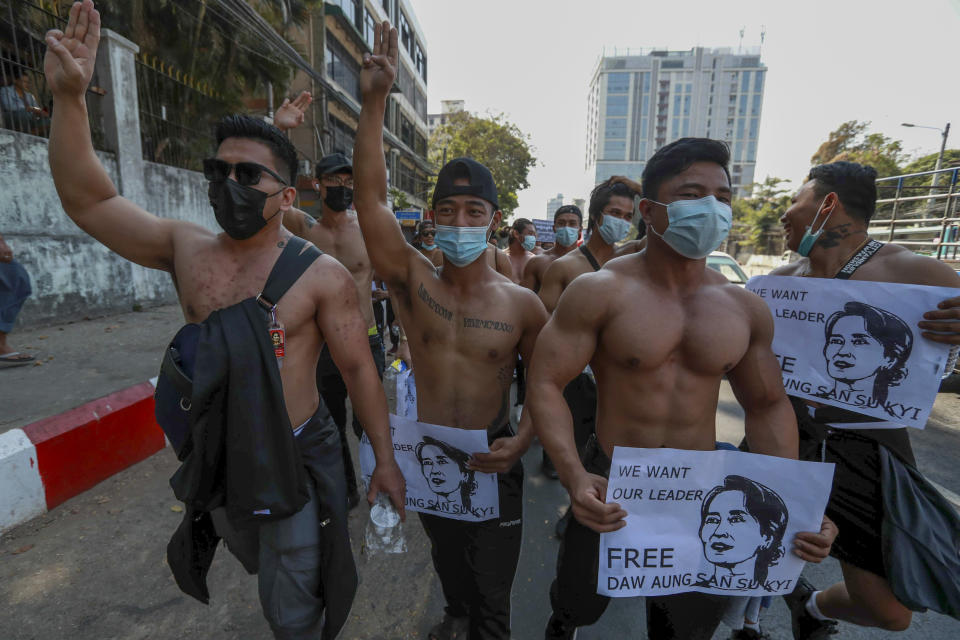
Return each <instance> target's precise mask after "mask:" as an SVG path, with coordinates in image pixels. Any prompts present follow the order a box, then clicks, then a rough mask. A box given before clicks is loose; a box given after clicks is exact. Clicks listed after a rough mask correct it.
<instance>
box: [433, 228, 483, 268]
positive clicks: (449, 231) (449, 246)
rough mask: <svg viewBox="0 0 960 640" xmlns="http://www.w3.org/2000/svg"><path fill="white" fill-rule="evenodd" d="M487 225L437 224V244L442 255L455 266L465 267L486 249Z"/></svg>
mask: <svg viewBox="0 0 960 640" xmlns="http://www.w3.org/2000/svg"><path fill="white" fill-rule="evenodd" d="M488 233H489V229H488V228H487V227H451V226H447V225H443V224H438V225H437V239H436V243H437V246H438V247H440V251H442V252H443V257H444V258H445V259H446V260H449V261H450V262H452V263H453V264H454V265H455V266H458V267H465V266H467V265H468V264H470V263H471V262H473V261H474V260H476V259H477V258H479V257H480V256H481V255H483V252H484V251H486V249H487V234H488Z"/></svg>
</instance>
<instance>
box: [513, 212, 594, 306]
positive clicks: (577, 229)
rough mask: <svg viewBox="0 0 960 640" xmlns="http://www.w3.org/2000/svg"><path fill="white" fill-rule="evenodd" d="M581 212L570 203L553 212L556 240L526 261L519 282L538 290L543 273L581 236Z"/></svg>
mask: <svg viewBox="0 0 960 640" xmlns="http://www.w3.org/2000/svg"><path fill="white" fill-rule="evenodd" d="M581 227H583V213H582V212H581V211H580V207H578V206H576V205H572V204H566V205H563V206H562V207H560V208H559V209H557V211H556V213H554V214H553V232H554V234H556V238H557V241H556V243H554V245H553V246H552V247H551V248H550V249H549V250H548V251H544V252H543V253H541V254H540V255H538V256H534V257H533V258H531V259H530V262H528V263H527V266H526V267H525V268H524V270H523V278H521V280H520V284H521V285H523V286H524V287H526V288H527V289H531V290H532V291H533V292H534V293H537V292H538V291H540V285H541V284H542V283H543V274H544V273H546V271H547V267H549V266H550V265H551V264H553V262H554V261H555V260H556V259H557V258H562V257H563V256H565V255H567V254H568V253H570V251H571V250H572V249H573V248H574V246H576V244H577V242H579V240H580V238H582V237H583V229H582V228H581Z"/></svg>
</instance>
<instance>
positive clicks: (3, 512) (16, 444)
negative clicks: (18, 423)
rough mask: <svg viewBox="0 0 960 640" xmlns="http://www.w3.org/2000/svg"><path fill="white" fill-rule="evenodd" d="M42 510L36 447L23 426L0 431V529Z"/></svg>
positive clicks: (44, 501)
mask: <svg viewBox="0 0 960 640" xmlns="http://www.w3.org/2000/svg"><path fill="white" fill-rule="evenodd" d="M46 512H47V499H46V494H45V493H44V490H43V480H41V479H40V467H39V465H38V463H37V449H36V447H34V446H33V443H32V442H30V439H29V438H28V437H27V434H26V433H24V432H23V429H11V430H10V431H7V432H6V433H0V533H3V532H4V531H6V530H7V529H9V528H11V527H13V526H14V525H17V524H20V523H21V522H26V521H27V520H29V519H30V518H35V517H36V516H39V515H42V514H44V513H46Z"/></svg>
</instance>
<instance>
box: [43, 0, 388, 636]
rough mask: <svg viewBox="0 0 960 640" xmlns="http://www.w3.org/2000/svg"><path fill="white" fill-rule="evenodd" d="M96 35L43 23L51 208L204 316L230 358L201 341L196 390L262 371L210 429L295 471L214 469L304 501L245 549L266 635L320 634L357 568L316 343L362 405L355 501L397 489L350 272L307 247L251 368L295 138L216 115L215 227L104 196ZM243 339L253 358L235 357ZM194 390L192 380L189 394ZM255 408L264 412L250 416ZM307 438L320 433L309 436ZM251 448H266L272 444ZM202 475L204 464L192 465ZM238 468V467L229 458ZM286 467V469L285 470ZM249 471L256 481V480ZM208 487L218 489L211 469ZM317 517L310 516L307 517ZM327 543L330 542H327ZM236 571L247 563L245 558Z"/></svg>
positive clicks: (109, 188) (336, 621) (82, 15)
mask: <svg viewBox="0 0 960 640" xmlns="http://www.w3.org/2000/svg"><path fill="white" fill-rule="evenodd" d="M99 36H100V16H99V13H98V12H97V11H96V10H94V8H93V3H92V2H91V1H90V0H84V2H82V3H81V2H77V3H75V4H74V5H73V7H72V8H71V10H70V20H69V23H68V25H67V27H66V29H65V31H64V32H60V31H58V30H53V31H50V32H48V34H47V36H46V42H47V45H48V50H47V52H46V58H45V60H44V68H45V73H46V79H47V83H48V86H49V87H50V90H51V92H52V94H53V98H54V101H55V103H56V109H54V110H53V123H52V129H51V134H50V146H49V156H50V168H51V172H52V174H53V179H54V182H55V184H56V186H57V191H58V193H59V195H60V199H61V202H62V204H63V208H64V210H65V211H66V212H67V215H68V216H70V218H71V219H72V220H73V221H74V222H76V224H77V225H78V226H79V227H81V228H82V229H84V230H85V231H86V232H87V233H89V234H90V235H91V236H92V237H93V238H95V239H96V240H98V241H99V242H101V243H103V244H104V245H105V246H107V247H108V248H109V249H111V250H113V251H115V252H116V253H118V254H119V255H120V256H122V257H123V258H126V259H127V260H129V261H131V262H134V263H136V264H139V265H142V266H144V267H148V268H152V269H158V270H162V271H167V272H168V273H169V274H170V276H171V277H172V278H173V281H174V283H175V285H176V290H177V294H178V298H179V301H180V305H181V307H182V308H183V314H184V317H185V319H186V320H187V322H190V323H206V324H205V327H206V328H204V327H201V332H203V331H206V333H201V336H206V338H205V340H206V342H201V343H200V344H199V346H198V353H199V352H200V348H201V347H203V346H204V345H205V344H212V345H215V346H216V347H219V346H220V345H224V347H225V349H226V350H229V356H230V357H229V358H226V357H225V356H223V355H222V354H216V353H215V349H210V348H207V349H206V353H207V354H208V355H207V356H205V358H206V359H201V358H200V357H199V356H198V359H197V363H196V369H195V371H194V372H193V374H194V375H193V378H194V381H195V382H196V383H197V384H196V385H195V386H203V385H202V383H201V379H203V380H205V381H210V382H209V384H210V385H211V386H212V385H213V384H214V382H215V381H221V380H225V381H226V384H223V383H220V386H223V387H228V388H230V387H234V386H236V387H242V386H243V385H246V384H250V383H248V382H247V380H248V379H249V378H251V377H252V378H254V379H255V380H257V381H262V385H257V387H256V389H252V390H251V391H252V392H251V393H250V398H249V400H247V399H246V398H244V397H243V396H242V395H241V396H240V398H241V399H242V400H243V401H245V402H247V403H248V405H249V406H243V407H237V406H236V405H237V404H238V402H237V394H231V392H230V391H229V389H228V390H225V391H223V392H222V393H223V394H226V398H225V400H229V401H230V402H229V404H225V405H224V406H222V407H221V406H220V405H219V404H218V409H217V414H218V415H219V413H220V411H221V410H222V412H223V415H225V416H230V419H229V420H226V419H221V420H216V422H217V424H215V425H212V428H211V430H212V429H214V428H216V429H222V430H223V431H225V432H226V434H227V435H228V436H232V435H233V434H234V433H236V432H235V431H234V429H235V428H236V427H234V425H236V424H242V427H243V428H242V429H240V431H244V430H249V431H250V432H253V433H254V434H257V435H259V436H261V437H262V440H269V441H270V442H271V443H277V442H279V443H280V444H279V446H283V447H286V446H289V447H291V448H293V449H294V452H295V453H297V455H296V456H295V458H296V459H297V460H302V461H303V463H304V469H303V471H305V472H306V474H305V475H304V474H303V472H302V471H301V470H300V469H296V468H294V469H289V470H285V469H275V468H269V467H266V466H262V467H261V472H262V473H261V474H260V477H258V478H256V479H251V478H242V477H238V476H239V474H238V473H237V472H234V471H233V470H231V469H229V468H228V469H227V470H226V471H225V472H224V475H225V474H230V475H229V480H230V482H231V483H233V484H231V485H230V486H231V488H232V489H236V488H237V487H239V486H240V485H243V484H244V482H257V483H258V487H259V486H266V487H267V488H268V489H269V487H271V486H272V487H274V488H275V489H276V490H277V492H280V491H282V490H283V489H284V488H285V487H290V486H291V485H292V486H293V488H294V490H295V492H296V493H297V494H299V495H300V496H303V500H306V496H307V494H309V501H307V502H306V505H305V506H304V507H302V508H301V509H300V510H299V511H297V512H296V513H293V514H292V515H290V516H288V517H286V518H276V519H270V520H269V521H266V519H263V518H261V519H260V521H259V522H257V524H258V525H259V526H258V527H257V528H255V529H253V531H254V532H255V533H254V534H253V540H252V542H253V544H254V545H256V543H257V539H256V538H257V536H259V555H257V554H256V552H253V556H252V562H253V565H254V566H256V565H259V574H258V577H259V581H260V594H261V599H262V604H263V611H264V615H265V617H266V618H267V620H268V622H269V623H270V625H271V627H272V629H273V631H274V633H275V634H276V635H277V636H278V637H294V636H296V637H305V636H303V635H299V634H306V633H307V632H308V631H310V630H312V629H315V628H316V627H317V626H318V625H319V623H320V621H321V618H322V617H325V619H326V623H325V625H324V626H325V627H327V629H326V634H325V635H331V637H332V636H335V635H336V632H337V630H338V628H339V626H340V625H342V624H343V622H344V621H345V619H346V615H347V612H348V611H349V606H350V602H351V601H352V599H353V593H354V592H355V589H356V574H355V569H354V567H353V560H352V558H351V557H350V547H349V536H348V532H347V530H346V499H345V488H344V486H343V484H342V482H337V480H336V476H334V477H333V479H332V480H327V479H326V478H323V477H321V476H322V475H323V474H318V473H317V467H318V466H323V467H324V469H323V471H324V473H327V472H328V471H329V469H330V468H335V469H336V468H337V467H338V466H339V458H340V455H339V443H337V441H336V437H335V435H334V434H335V433H336V431H335V428H334V427H333V425H329V424H328V422H329V419H328V418H327V417H326V411H324V410H323V408H322V407H320V405H319V398H318V395H317V389H316V384H315V381H314V372H315V370H316V363H317V358H318V356H319V354H320V348H321V346H322V345H324V343H326V344H327V345H328V346H329V349H330V352H331V353H332V354H333V358H334V360H335V361H336V362H337V364H338V365H339V367H340V370H341V371H342V372H343V375H344V378H345V379H346V381H347V386H348V387H349V388H350V391H351V393H352V395H353V397H354V398H355V399H356V403H355V405H354V406H355V407H356V408H357V411H359V412H360V413H361V418H362V420H363V423H364V425H365V426H366V428H367V433H368V435H369V437H370V440H371V442H372V443H373V446H374V450H375V452H376V456H377V463H378V464H377V468H376V470H375V472H374V474H373V479H372V481H371V487H370V493H369V494H368V496H367V497H368V500H371V501H372V500H373V499H374V498H375V497H376V495H377V493H378V492H380V491H385V492H387V493H389V494H390V497H391V500H392V501H393V503H394V504H395V505H396V506H397V508H398V510H400V512H401V513H402V512H403V504H404V492H405V490H404V485H403V478H402V476H401V474H400V470H399V468H398V467H397V465H396V462H395V461H394V459H393V447H392V443H391V440H390V432H389V424H388V419H387V407H386V399H385V397H384V393H383V389H382V387H381V385H380V381H379V379H378V377H377V374H376V370H375V368H374V365H373V361H372V359H371V358H370V356H369V351H368V350H367V339H366V335H365V334H366V331H365V325H364V320H363V316H362V314H361V311H360V309H361V307H360V306H359V301H358V300H357V295H356V288H355V287H354V283H353V280H352V279H351V278H350V275H349V273H348V272H347V270H346V269H344V268H343V267H342V266H341V265H340V264H339V263H337V262H336V261H335V260H333V259H332V258H330V257H328V256H320V257H318V258H316V259H315V260H314V261H313V262H312V264H311V265H310V266H309V267H308V268H307V270H306V272H304V274H303V275H302V276H301V277H300V278H299V279H297V280H296V281H295V282H294V283H293V284H292V285H291V286H290V287H289V289H288V290H287V292H286V294H285V295H283V296H282V297H281V298H280V299H279V300H276V301H274V302H276V306H275V307H274V309H273V312H275V316H274V318H275V321H278V322H279V323H282V325H283V326H284V328H285V342H284V347H285V348H284V351H285V354H284V355H283V360H282V367H281V368H280V369H279V372H278V371H277V370H275V369H271V368H270V367H268V366H266V365H267V364H268V363H269V360H267V359H266V358H269V357H271V356H273V355H274V352H273V350H272V349H269V347H264V346H262V345H265V344H269V343H267V342H266V340H263V341H261V340H257V339H256V335H255V333H254V332H255V331H257V330H260V327H259V326H258V325H259V324H260V323H261V322H262V331H263V334H262V336H263V337H264V338H266V336H267V332H268V320H267V318H268V314H267V313H263V312H261V311H260V305H259V304H256V303H253V304H252V305H251V302H252V301H253V299H254V298H257V297H258V294H259V293H260V292H262V291H263V289H264V286H265V283H266V282H267V278H268V275H269V274H270V272H271V270H272V268H273V266H274V264H275V263H276V262H277V260H278V258H279V256H280V254H281V253H282V252H283V250H284V247H285V246H286V244H287V242H288V241H289V240H290V239H291V237H292V236H291V235H290V233H289V232H288V231H286V230H285V229H284V228H283V226H282V224H281V222H282V219H283V215H284V213H285V212H287V211H289V210H290V208H291V207H292V205H293V201H294V198H295V197H296V190H295V189H294V188H293V185H294V184H295V180H296V172H297V158H296V151H295V149H294V148H293V146H292V145H291V144H290V142H289V141H288V140H287V139H286V137H284V136H283V134H282V133H281V132H280V131H279V130H277V129H276V128H274V127H272V126H270V125H267V124H266V123H264V122H263V121H261V120H257V119H255V118H251V117H248V116H230V117H227V118H225V119H224V120H222V121H221V122H220V124H219V125H218V126H217V131H216V138H217V144H218V148H217V152H216V157H215V158H210V159H208V160H207V161H205V162H204V174H205V175H206V177H207V179H208V180H209V181H210V182H209V191H208V193H209V198H210V204H211V206H212V207H213V210H214V215H215V217H216V219H217V222H218V223H219V224H220V226H221V227H222V228H223V233H214V232H212V231H209V230H208V229H206V228H204V227H201V226H199V225H196V224H192V223H188V222H184V221H181V220H176V219H171V218H166V217H159V216H155V215H153V214H150V213H148V212H146V211H144V210H143V209H141V208H140V207H139V206H137V205H136V204H134V203H133V202H130V201H129V200H126V199H125V198H122V197H121V196H120V195H118V193H117V189H116V187H115V186H114V184H113V182H112V181H111V180H110V178H109V176H108V174H107V172H106V171H105V170H104V168H103V166H102V165H101V164H100V161H99V160H98V158H97V155H96V154H95V152H94V148H93V145H92V143H91V137H90V128H89V121H88V117H87V109H86V104H85V102H84V94H85V92H86V88H87V85H88V84H89V82H90V78H91V76H92V74H93V71H94V65H95V61H96V54H97V46H98V44H99ZM364 303H365V305H364V306H369V305H368V304H366V301H364ZM254 312H258V313H259V315H257V314H255V313H254ZM238 313H242V314H243V315H242V316H240V315H238ZM226 318H230V319H233V322H234V324H233V325H228V324H226V323H227V320H226ZM241 318H243V319H244V323H241V322H240V319H241ZM217 323H219V324H217ZM212 327H217V328H218V329H220V330H221V333H222V335H223V337H222V338H219V339H218V337H217V336H216V335H214V334H213V332H212V331H211V330H209V329H210V328H212ZM234 327H239V328H241V329H243V331H242V336H243V339H238V338H236V337H234V336H232V335H230V333H229V331H228V329H230V328H234ZM234 335H236V334H234ZM258 349H259V350H260V353H259V354H258V355H260V356H261V357H262V358H263V359H258V358H254V357H250V356H248V354H249V353H251V352H253V351H256V350H258ZM235 356H238V357H239V356H243V357H244V358H247V357H249V359H250V360H256V362H257V363H258V364H260V365H261V366H259V367H256V366H251V367H250V368H249V369H248V370H247V371H244V373H243V374H242V375H236V376H235V375H234V373H233V372H232V368H233V367H232V365H231V364H229V363H228V364H227V365H222V361H223V360H232V359H233V358H234V357H235ZM278 357H279V354H278ZM211 361H212V362H215V363H216V364H217V365H218V366H224V367H226V368H227V369H229V370H231V372H230V373H228V374H227V375H226V376H224V375H220V374H219V373H218V371H214V370H212V367H209V366H206V364H207V363H209V362H211ZM261 363H262V364H261ZM278 377H279V385H277V383H276V380H277V378H278ZM254 384H256V383H254ZM274 389H276V390H278V391H281V392H282V398H276V397H275V395H278V394H276V392H271V391H272V390H274ZM197 392H198V390H197V389H196V388H195V389H194V390H193V394H194V396H196V394H197ZM205 397H212V396H205ZM220 401H221V400H220V398H218V402H220ZM265 406H270V407H283V408H285V409H286V415H285V416H284V415H282V414H281V415H279V416H277V419H276V420H275V421H273V420H272V419H271V416H269V415H263V414H265V413H268V412H265V411H264V410H263V407H265ZM281 411H282V409H281ZM244 413H249V414H252V415H256V416H257V417H258V420H257V422H256V424H253V423H252V422H251V421H250V420H249V419H247V420H244V418H243V414H244ZM261 416H262V417H263V418H264V420H259V418H260V417H261ZM193 417H194V416H193V415H191V418H193ZM264 422H267V424H263V423H264ZM191 426H192V427H195V425H193V424H191ZM291 427H297V428H298V430H299V429H303V431H302V432H301V433H300V435H299V436H295V437H294V439H293V440H292V441H286V442H284V440H283V439H282V436H283V435H285V434H281V437H280V438H278V437H277V436H276V435H275V434H276V430H277V429H281V428H291ZM206 433H210V431H208V432H206ZM271 434H272V435H271ZM215 435H216V434H213V437H215ZM320 435H322V438H320V439H318V437H317V436H320ZM244 436H245V433H240V436H239V439H234V438H231V439H230V441H229V445H230V446H229V447H226V445H224V447H225V448H226V449H227V451H228V453H227V455H229V452H230V450H231V448H233V449H237V448H245V449H253V448H254V446H253V445H252V444H249V443H251V441H252V440H253V439H254V437H256V436H251V435H246V436H245V437H244ZM305 438H306V440H305ZM211 439H212V438H211ZM258 442H259V440H258ZM287 443H289V444H287ZM196 446H202V443H198V444H197V445H196ZM253 453H255V454H257V455H258V456H259V455H261V454H262V455H263V456H269V455H270V453H271V452H267V451H261V450H257V451H254V452H253ZM260 460H261V458H257V461H258V462H259V461H260ZM336 470H337V471H339V469H336ZM203 473H204V474H206V473H208V472H207V468H206V467H204V469H203ZM240 473H250V470H248V469H241V470H240ZM340 473H341V474H342V472H340ZM291 474H294V475H296V476H297V479H296V480H290V475H291ZM250 475H254V474H252V473H250ZM330 475H333V474H330ZM262 476H267V477H266V479H265V480H263V477H262ZM261 480H262V482H261ZM217 482H219V483H222V484H225V482H224V481H223V480H219V479H218V480H217ZM218 486H219V485H218ZM242 488H243V487H241V489H242ZM224 493H225V495H226V498H225V504H226V506H227V507H228V509H229V508H230V507H231V506H234V505H233V503H231V502H230V500H231V498H232V497H233V495H234V493H235V492H233V491H231V492H227V491H225V492H224ZM318 496H320V497H318ZM211 503H212V501H211ZM205 504H207V503H205ZM296 504H303V502H302V501H300V502H297V503H296ZM188 507H189V509H188V514H189V513H190V512H191V511H192V510H193V509H195V506H194V503H193V502H191V503H190V504H188ZM240 515H242V516H244V517H246V518H249V519H254V516H255V515H269V514H264V513H263V512H262V511H261V512H256V511H255V512H252V513H245V512H244V513H241V514H240ZM202 516H205V514H203V513H202V512H199V513H198V517H202ZM321 516H323V517H324V518H325V519H326V521H325V522H322V523H321V520H320V518H321ZM196 522H197V521H190V522H186V521H185V524H184V525H183V526H185V527H188V528H189V527H200V525H198V524H196ZM205 522H209V518H208V519H207V520H205ZM324 525H326V526H324ZM217 533H218V534H219V535H225V533H226V531H225V530H223V529H222V528H219V527H218V531H217ZM210 534H211V536H212V535H213V534H212V532H210ZM188 535H189V534H188ZM214 540H216V538H214ZM190 542H192V543H193V547H192V548H193V550H194V551H196V550H197V547H196V544H195V543H196V538H194V537H192V536H191V540H190ZM244 542H248V543H249V542H250V541H249V540H244ZM188 546H189V545H188ZM334 549H336V553H328V552H329V551H333V550H334ZM248 561H250V559H249V558H248ZM245 566H248V568H249V565H247V564H246V563H245ZM328 568H332V569H335V570H338V571H339V570H340V569H342V571H340V572H338V573H335V574H333V575H336V576H337V579H336V580H335V581H334V582H333V583H331V584H329V585H327V584H326V583H327V582H328V578H329V577H330V575H331V574H330V573H328V571H327V569H328ZM294 569H295V570H294ZM321 581H322V582H323V583H324V588H323V589H321V586H320V584H321ZM327 586H329V587H333V589H328V588H326V587H327ZM204 591H205V587H204ZM194 592H196V589H194Z"/></svg>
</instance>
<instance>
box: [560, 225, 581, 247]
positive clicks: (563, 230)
mask: <svg viewBox="0 0 960 640" xmlns="http://www.w3.org/2000/svg"><path fill="white" fill-rule="evenodd" d="M556 235H557V242H559V243H560V246H561V247H569V246H570V245H572V244H573V243H574V242H576V241H577V238H579V237H580V229H574V228H573V227H560V228H559V229H557V231H556Z"/></svg>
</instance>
